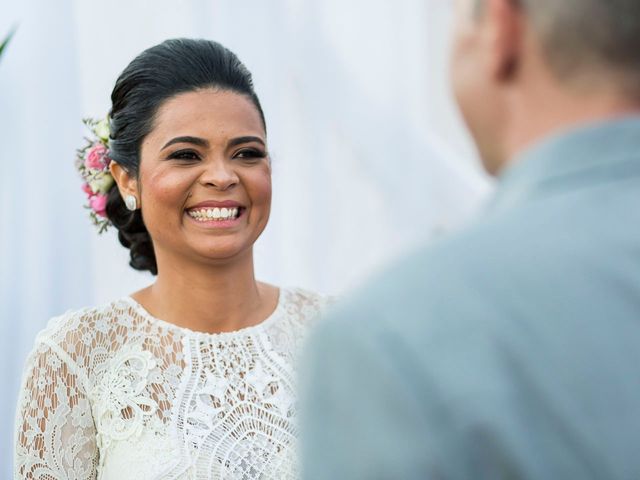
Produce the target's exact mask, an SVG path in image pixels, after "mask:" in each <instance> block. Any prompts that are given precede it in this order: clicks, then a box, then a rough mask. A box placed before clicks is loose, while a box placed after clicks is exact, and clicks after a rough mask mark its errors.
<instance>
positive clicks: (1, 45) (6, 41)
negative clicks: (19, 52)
mask: <svg viewBox="0 0 640 480" xmlns="http://www.w3.org/2000/svg"><path fill="white" fill-rule="evenodd" d="M14 33H16V29H15V28H14V29H13V30H11V31H10V32H9V35H7V36H6V38H5V39H4V40H3V41H2V43H0V57H2V52H4V49H5V48H6V47H7V45H9V42H10V41H11V37H13V34H14Z"/></svg>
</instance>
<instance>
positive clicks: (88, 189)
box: [82, 183, 94, 198]
mask: <svg viewBox="0 0 640 480" xmlns="http://www.w3.org/2000/svg"><path fill="white" fill-rule="evenodd" d="M82 191H83V192H84V193H86V194H87V197H88V198H91V197H92V196H93V195H94V193H93V190H91V187H90V186H89V184H88V183H83V184H82Z"/></svg>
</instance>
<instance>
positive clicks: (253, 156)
mask: <svg viewBox="0 0 640 480" xmlns="http://www.w3.org/2000/svg"><path fill="white" fill-rule="evenodd" d="M266 156H267V154H266V153H265V152H263V151H262V150H257V149H255V148H246V149H244V150H240V151H239V152H238V153H236V155H235V157H234V158H241V159H244V160H256V161H257V160H260V159H261V158H264V157H266Z"/></svg>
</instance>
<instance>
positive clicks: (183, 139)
mask: <svg viewBox="0 0 640 480" xmlns="http://www.w3.org/2000/svg"><path fill="white" fill-rule="evenodd" d="M175 143H192V144H194V145H198V146H199V147H208V146H209V142H208V141H206V140H205V139H204V138H200V137H189V136H185V137H175V138H172V139H171V140H169V141H168V142H167V143H165V145H164V147H162V148H161V149H160V151H162V150H164V149H165V148H167V147H169V146H171V145H173V144H175Z"/></svg>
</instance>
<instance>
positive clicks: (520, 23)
mask: <svg viewBox="0 0 640 480" xmlns="http://www.w3.org/2000/svg"><path fill="white" fill-rule="evenodd" d="M559 1H562V0H559ZM483 16H484V17H485V18H484V19H482V21H483V22H486V24H485V25H486V28H487V31H486V34H487V36H488V38H487V40H488V47H489V49H490V56H491V59H490V65H491V71H492V72H493V75H494V78H495V79H496V80H498V81H500V82H508V81H510V80H511V79H513V78H514V77H515V76H516V75H517V73H518V69H519V67H520V64H521V55H522V48H523V45H524V37H523V36H524V34H525V28H524V26H525V21H524V20H525V19H524V15H523V10H522V7H521V6H520V4H519V2H518V1H517V0H484V12H483Z"/></svg>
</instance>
